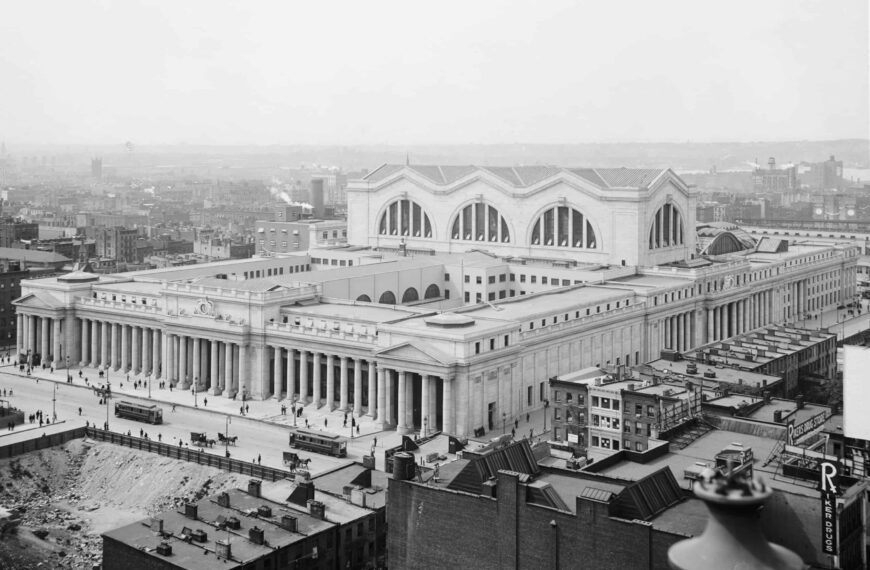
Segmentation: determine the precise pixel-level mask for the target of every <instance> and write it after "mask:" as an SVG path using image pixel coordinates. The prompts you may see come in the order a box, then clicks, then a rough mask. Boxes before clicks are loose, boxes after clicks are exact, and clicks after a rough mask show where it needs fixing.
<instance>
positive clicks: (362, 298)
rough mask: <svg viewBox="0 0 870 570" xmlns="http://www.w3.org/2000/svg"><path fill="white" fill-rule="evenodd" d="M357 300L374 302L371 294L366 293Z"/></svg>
mask: <svg viewBox="0 0 870 570" xmlns="http://www.w3.org/2000/svg"><path fill="white" fill-rule="evenodd" d="M356 300H357V301H363V302H365V303H371V302H372V298H371V297H369V296H368V295H366V294H362V295H360V296H359V297H357V298H356Z"/></svg>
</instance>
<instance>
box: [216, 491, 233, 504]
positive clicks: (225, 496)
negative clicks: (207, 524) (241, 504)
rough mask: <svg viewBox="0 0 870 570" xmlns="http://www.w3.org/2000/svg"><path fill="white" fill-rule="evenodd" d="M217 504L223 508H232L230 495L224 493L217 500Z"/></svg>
mask: <svg viewBox="0 0 870 570" xmlns="http://www.w3.org/2000/svg"><path fill="white" fill-rule="evenodd" d="M217 504H218V505H219V506H221V507H224V508H226V507H229V506H230V494H229V493H227V492H226V491H224V492H223V493H221V494H220V495H218V498H217Z"/></svg>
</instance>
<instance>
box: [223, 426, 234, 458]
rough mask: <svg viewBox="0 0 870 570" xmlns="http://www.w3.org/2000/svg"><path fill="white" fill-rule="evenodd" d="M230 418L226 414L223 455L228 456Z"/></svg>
mask: <svg viewBox="0 0 870 570" xmlns="http://www.w3.org/2000/svg"><path fill="white" fill-rule="evenodd" d="M232 421H233V420H232V418H231V417H230V416H227V421H226V429H225V430H224V456H226V457H229V456H230V422H232Z"/></svg>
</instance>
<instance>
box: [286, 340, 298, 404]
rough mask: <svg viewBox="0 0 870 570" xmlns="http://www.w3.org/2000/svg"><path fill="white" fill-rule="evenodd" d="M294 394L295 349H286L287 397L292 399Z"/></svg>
mask: <svg viewBox="0 0 870 570" xmlns="http://www.w3.org/2000/svg"><path fill="white" fill-rule="evenodd" d="M294 394H296V351H295V350H293V349H292V348H288V349H287V397H288V398H289V399H291V400H292V399H293V395H294Z"/></svg>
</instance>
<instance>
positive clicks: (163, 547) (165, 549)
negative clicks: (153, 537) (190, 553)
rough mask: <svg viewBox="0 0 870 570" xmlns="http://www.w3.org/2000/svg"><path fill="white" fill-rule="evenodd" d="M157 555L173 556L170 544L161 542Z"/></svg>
mask: <svg viewBox="0 0 870 570" xmlns="http://www.w3.org/2000/svg"><path fill="white" fill-rule="evenodd" d="M157 554H159V555H161V556H172V546H171V545H170V544H169V543H168V542H161V543H160V544H158V545H157Z"/></svg>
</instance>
